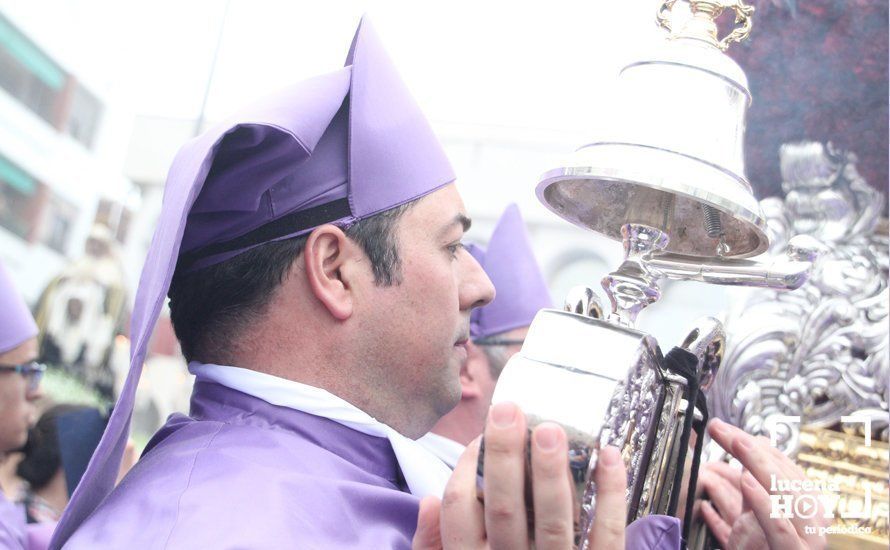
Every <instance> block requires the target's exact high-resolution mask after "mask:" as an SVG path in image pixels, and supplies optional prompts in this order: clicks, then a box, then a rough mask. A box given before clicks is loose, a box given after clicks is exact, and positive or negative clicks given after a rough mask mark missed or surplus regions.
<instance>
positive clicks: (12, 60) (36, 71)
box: [0, 15, 68, 126]
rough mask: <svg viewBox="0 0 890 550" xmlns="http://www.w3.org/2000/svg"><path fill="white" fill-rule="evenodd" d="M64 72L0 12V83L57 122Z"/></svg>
mask: <svg viewBox="0 0 890 550" xmlns="http://www.w3.org/2000/svg"><path fill="white" fill-rule="evenodd" d="M67 78H68V77H67V75H66V74H65V72H64V71H63V70H62V69H61V68H60V67H59V66H58V65H56V64H55V63H54V62H53V61H52V60H51V59H50V58H49V57H48V56H47V55H46V54H44V53H43V52H42V51H40V49H39V48H37V46H35V45H34V44H33V43H32V42H31V41H30V40H28V39H27V38H26V37H25V36H24V35H23V34H22V33H21V32H19V31H18V29H16V28H15V27H14V26H13V25H12V24H11V23H10V22H9V20H7V19H6V18H4V17H3V16H2V15H0V87H2V88H3V89H4V90H6V91H7V92H8V93H9V94H10V95H11V96H13V97H14V98H16V99H17V100H19V101H21V102H22V103H23V104H24V105H25V106H26V107H27V108H28V109H30V110H31V111H33V112H34V113H35V114H36V115H37V116H39V117H40V118H42V119H43V120H45V121H47V122H48V123H50V124H51V125H53V126H55V125H56V119H57V116H58V112H59V111H58V109H59V102H60V101H61V100H62V96H63V95H64V89H65V83H66V80H67Z"/></svg>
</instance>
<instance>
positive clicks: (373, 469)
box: [23, 382, 679, 550]
mask: <svg viewBox="0 0 890 550" xmlns="http://www.w3.org/2000/svg"><path fill="white" fill-rule="evenodd" d="M191 409H192V410H191V416H184V415H181V414H175V415H173V416H171V417H170V419H169V420H168V421H167V424H166V425H165V426H164V427H163V428H161V430H160V431H158V433H157V434H155V436H154V437H153V438H152V440H151V441H150V442H149V444H148V447H147V448H146V450H145V453H144V454H143V456H142V458H141V459H140V460H139V462H138V463H137V464H136V466H134V467H133V469H132V470H131V471H130V472H129V473H128V474H127V476H126V477H125V478H124V480H123V481H122V482H121V484H120V485H119V486H118V487H117V488H116V489H115V490H114V491H113V492H112V493H111V494H110V495H109V496H108V498H106V499H105V500H104V501H103V502H102V504H101V505H100V506H99V508H98V509H97V510H96V511H95V512H94V513H93V514H92V515H91V516H90V517H89V518H88V519H87V521H86V522H85V523H84V524H83V525H82V526H81V527H80V529H78V530H77V531H76V532H75V533H74V535H73V536H72V537H71V538H70V539H69V540H68V542H67V543H66V544H65V548H66V549H91V550H92V549H103V548H115V549H118V548H132V549H139V550H142V549H148V548H165V549H168V550H173V549H180V548H181V549H190V550H191V549H196V548H213V549H214V550H225V549H235V548H239V549H244V548H250V549H256V550H260V549H265V548H275V549H279V548H301V549H302V548H308V549H315V548H318V549H325V550H327V549H330V548H410V547H411V538H412V537H413V536H414V529H415V527H416V525H417V509H418V504H419V499H418V498H417V497H415V496H413V495H411V494H410V493H408V492H407V488H406V485H405V481H404V479H403V478H402V475H401V471H400V470H399V466H398V463H397V462H396V457H395V454H394V453H393V450H392V447H391V446H390V443H389V441H387V440H386V439H383V438H380V437H375V436H370V435H366V434H363V433H360V432H357V431H355V430H353V429H351V428H347V427H346V426H342V425H340V424H337V423H336V422H334V421H332V420H328V419H326V418H321V417H318V416H313V415H310V414H307V413H303V412H300V411H295V410H292V409H287V408H284V407H278V406H275V405H270V404H269V403H266V402H265V401H262V400H260V399H257V398H255V397H251V396H248V395H246V394H243V393H241V392H239V391H236V390H232V389H229V388H226V387H224V386H221V385H219V384H215V383H212V382H198V383H197V384H195V390H194V393H193V394H192V406H191ZM23 519H24V518H23ZM671 520H673V522H676V520H674V519H673V518H664V519H660V520H658V521H648V518H647V521H640V522H637V525H636V529H629V530H628V535H629V536H628V546H627V547H628V548H643V547H649V546H648V544H649V543H652V542H653V541H657V544H656V546H654V547H657V548H665V549H674V548H678V547H679V545H675V544H671V543H669V541H670V540H671V537H670V535H667V536H665V532H666V531H670V530H671V527H674V529H673V530H674V531H675V532H676V533H677V535H679V528H678V526H674V525H673V523H672V522H671ZM637 543H645V544H646V545H645V546H640V545H638V544H637Z"/></svg>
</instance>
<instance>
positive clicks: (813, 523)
mask: <svg viewBox="0 0 890 550" xmlns="http://www.w3.org/2000/svg"><path fill="white" fill-rule="evenodd" d="M708 431H709V433H710V434H711V437H713V438H714V441H716V442H717V443H718V444H719V445H720V446H721V447H723V449H725V450H726V451H727V452H729V453H730V454H732V455H733V456H734V457H735V458H736V459H738V460H739V462H741V463H742V466H744V468H745V470H747V471H746V472H744V473H743V472H742V471H739V470H737V469H735V468H733V467H731V466H729V465H728V464H723V463H716V464H707V465H705V466H703V467H702V470H701V473H700V474H699V476H700V477H699V483H700V484H701V485H700V486H701V487H702V488H703V489H704V490H705V492H707V493H708V496H710V498H711V500H712V502H713V505H712V504H711V503H709V502H702V503H701V514H702V517H703V518H704V520H705V523H706V524H707V525H708V527H709V528H710V529H711V532H712V533H713V534H714V536H715V537H716V538H717V541H718V542H719V543H720V545H721V546H722V547H723V548H732V549H733V550H735V549H736V548H742V549H744V548H764V547H766V546H769V548H776V549H780V550H797V549H804V548H824V547H825V537H824V536H823V535H820V534H819V527H821V526H823V525H824V523H823V522H824V520H823V519H822V513H821V510H816V511H815V513H814V514H815V515H814V516H813V517H812V518H810V519H805V518H801V517H793V518H791V519H790V520H788V519H785V518H772V517H770V512H771V511H772V504H771V502H770V498H769V491H768V488H769V487H770V484H771V483H770V482H771V479H770V475H774V476H775V478H776V480H777V481H779V480H804V479H806V475H805V474H804V472H803V470H801V469H800V467H798V466H797V465H796V464H794V462H792V461H791V459H789V458H788V457H787V456H785V455H784V454H782V453H781V451H779V450H778V449H776V448H774V447H772V446H771V445H770V444H769V441H768V440H767V439H766V438H763V437H753V436H751V435H749V434H747V433H745V432H743V431H742V430H740V429H738V428H736V427H735V426H732V425H730V424H727V423H725V422H721V421H720V420H717V419H714V420H712V421H711V423H710V424H709V426H708ZM715 506H716V508H715ZM807 526H810V527H811V528H814V529H815V532H814V533H807V530H806V527H807Z"/></svg>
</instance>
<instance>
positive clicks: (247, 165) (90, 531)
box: [52, 20, 487, 549]
mask: <svg viewBox="0 0 890 550" xmlns="http://www.w3.org/2000/svg"><path fill="white" fill-rule="evenodd" d="M453 180H454V174H453V171H452V169H451V166H450V164H449V162H448V159H447V157H446V156H445V154H444V152H443V150H442V148H441V145H440V144H439V142H438V140H437V138H436V137H435V135H434V134H433V132H432V130H431V129H430V127H429V124H428V122H427V121H426V119H425V118H424V116H423V114H422V113H421V112H420V110H419V108H418V107H417V105H416V104H415V103H414V101H413V99H412V98H411V96H410V94H409V92H408V91H407V89H406V87H405V86H404V84H403V83H402V82H401V79H400V77H399V75H398V73H397V72H396V71H395V69H394V67H393V66H392V64H391V62H390V61H389V59H388V57H387V55H386V53H385V51H384V50H383V48H382V46H381V44H380V43H379V40H378V38H377V36H376V34H375V33H374V31H373V29H372V28H371V26H370V24H369V23H368V21H367V20H363V22H362V23H361V24H360V26H359V30H358V31H357V32H356V35H355V38H354V39H353V43H352V47H351V48H350V51H349V55H348V57H347V61H346V65H345V67H344V68H343V69H341V70H338V71H335V72H333V73H329V74H326V75H322V76H319V77H315V78H312V79H310V80H307V81H304V82H301V83H299V84H297V85H295V86H293V87H292V88H290V89H287V90H285V91H283V92H282V93H280V94H278V95H276V96H274V97H271V98H268V99H266V100H265V101H261V102H259V103H257V104H256V105H254V106H253V107H251V108H248V109H247V110H245V111H244V112H242V113H240V114H238V115H237V116H235V117H233V118H232V119H230V120H227V121H225V122H223V123H222V124H220V125H218V126H217V127H215V128H213V129H211V130H210V131H208V132H207V133H205V134H203V135H201V136H199V137H197V138H195V139H194V140H193V141H191V142H190V143H188V144H186V145H185V146H184V147H183V148H182V149H181V150H180V152H179V153H178V155H177V157H176V159H175V160H174V162H173V166H172V167H171V169H170V172H169V175H168V178H167V184H166V189H165V196H164V205H163V212H162V215H161V220H160V222H159V224H158V228H157V231H156V233H155V236H154V239H153V241H152V245H151V248H150V250H149V254H148V257H147V260H146V264H145V267H144V270H143V274H142V278H141V281H140V285H139V289H138V293H137V297H136V306H135V309H134V313H133V322H132V342H133V349H132V352H131V357H132V361H131V369H130V374H129V376H128V378H127V381H126V383H125V385H124V388H123V391H122V394H121V397H120V399H119V401H118V403H117V405H116V406H115V408H114V411H113V413H112V416H111V418H110V420H109V423H108V427H107V429H106V431H105V434H104V436H103V439H102V441H101V443H100V444H99V447H98V449H97V451H96V454H95V455H94V456H93V458H92V460H91V462H90V465H89V467H88V469H87V472H86V473H85V475H84V477H83V479H82V481H81V483H80V484H79V485H78V487H77V490H76V491H75V493H74V495H73V497H72V500H71V503H70V505H69V507H68V509H67V510H66V512H65V514H64V515H63V517H62V519H61V521H60V524H59V528H58V529H57V531H56V535H55V537H54V540H53V543H52V547H53V548H60V547H62V546H63V545H64V546H65V548H90V549H93V548H124V547H129V548H280V547H282V545H284V546H287V545H288V544H296V545H298V546H299V547H301V548H332V547H356V548H390V547H392V548H396V547H408V546H410V542H411V537H412V535H413V531H414V528H415V525H416V519H417V506H418V501H419V496H423V493H424V492H433V491H437V490H438V491H441V489H442V487H443V486H444V482H445V481H446V480H447V469H446V468H444V465H442V464H441V463H439V462H438V461H436V460H435V458H434V457H432V456H431V455H430V457H429V459H430V461H429V462H428V465H429V468H430V469H432V470H433V471H434V474H436V472H435V469H436V468H442V469H444V470H446V473H445V474H444V477H443V475H442V473H441V472H438V473H437V474H436V475H438V479H439V483H438V486H435V487H427V486H425V485H424V484H423V483H422V482H420V481H417V482H414V481H413V479H415V478H416V479H420V478H422V477H423V476H413V475H409V474H410V468H407V467H406V465H405V464H404V463H400V462H399V461H400V460H402V461H403V462H405V463H407V462H411V461H412V460H413V462H414V463H418V462H420V463H422V462H424V461H425V460H427V457H424V456H422V450H421V452H418V450H417V449H414V448H411V443H413V442H411V441H408V440H407V439H406V438H404V437H402V436H400V434H398V433H394V432H393V430H391V429H389V428H387V427H386V426H384V425H382V424H381V423H378V422H375V421H374V420H373V419H370V418H369V417H367V415H363V413H362V412H361V411H359V410H357V409H355V408H354V407H351V405H349V404H347V403H343V402H340V401H338V400H337V399H336V398H335V397H333V396H331V395H329V394H326V393H325V394H324V395H322V396H321V397H319V396H318V395H317V394H313V391H314V388H307V387H305V386H302V385H300V387H299V388H297V389H296V390H294V391H279V390H281V389H282V388H275V387H273V386H276V385H277V384H280V383H283V381H280V380H279V381H275V382H272V383H271V384H267V382H269V380H268V379H269V378H271V377H266V378H261V377H258V376H254V377H251V373H249V372H247V371H246V369H236V368H233V367H224V366H222V367H221V366H218V365H203V364H199V363H192V364H190V368H192V369H193V372H195V373H196V374H197V375H198V377H197V382H196V384H195V388H194V391H193V395H192V400H191V410H190V414H189V416H185V415H180V414H177V415H173V416H172V417H171V418H170V419H169V420H168V422H167V424H166V425H165V426H164V427H162V428H161V430H160V431H159V432H158V433H157V434H156V435H155V436H154V437H153V438H152V440H151V441H150V442H149V444H148V446H147V447H146V449H145V451H144V454H143V456H142V458H141V459H140V460H139V462H138V463H137V464H136V465H135V467H134V468H133V469H132V470H131V471H130V472H129V474H128V475H127V476H126V477H125V478H124V479H123V480H122V482H121V483H120V485H119V486H118V487H117V488H116V489H114V490H112V488H113V484H114V477H115V472H117V469H118V466H119V462H120V457H121V453H122V450H123V447H124V444H125V442H126V436H127V430H128V421H129V416H130V413H131V411H132V408H133V400H134V392H135V388H136V383H137V382H138V379H139V375H140V372H141V366H142V362H143V360H144V357H145V352H146V349H145V348H146V343H147V341H148V338H149V337H150V335H151V332H152V330H153V328H154V325H155V323H156V320H157V318H158V314H159V311H160V308H161V306H162V304H163V301H164V296H165V294H167V292H168V289H169V288H170V283H171V279H172V278H173V275H174V269H175V270H176V272H177V273H188V272H190V271H194V270H200V269H202V268H205V267H207V266H212V265H214V264H218V263H220V262H225V261H227V260H229V259H231V258H233V257H235V256H237V255H239V254H243V253H245V251H248V250H251V249H252V248H254V247H256V246H258V245H261V244H263V243H267V242H271V241H279V240H283V239H288V238H291V237H296V236H299V235H302V234H305V233H308V232H309V231H311V230H312V229H313V228H315V227H317V226H319V225H321V224H325V223H333V224H336V225H339V226H344V227H348V226H349V225H350V224H352V223H355V222H356V221H358V220H361V219H364V218H368V217H370V216H373V215H375V214H377V213H379V212H383V211H386V210H390V209H393V208H395V207H397V206H399V205H401V204H405V203H408V202H411V201H414V200H416V199H418V198H420V197H423V196H425V195H427V194H429V193H431V192H434V191H436V190H438V189H440V188H442V187H443V186H445V185H448V184H450V183H451V182H452V181H453ZM173 299H174V300H175V298H173ZM486 301H487V300H486ZM172 307H173V306H171V309H172ZM187 355H188V354H187ZM233 372H234V373H235V374H236V376H234V377H233V378H226V376H227V375H228V374H232V373H233ZM252 374H257V373H252ZM239 375H240V377H239ZM221 381H223V383H221ZM224 384H225V385H224ZM227 386H228V387H227ZM233 386H234V387H236V388H237V389H232V387H233ZM284 389H285V390H288V389H290V390H292V389H293V388H284ZM300 391H305V392H306V393H305V394H304V395H302V400H301V401H299V403H297V405H295V406H297V407H300V408H301V409H303V410H294V408H292V401H289V399H292V398H293V395H294V394H297V393H299V392H300ZM276 392H277V393H276ZM316 393H317V392H316ZM251 394H252V395H251ZM276 395H279V396H280V395H283V396H284V397H283V398H282V399H283V401H279V400H277V398H276V397H275V396H276ZM258 396H259V397H258ZM316 398H317V399H316ZM313 399H315V401H313ZM318 399H320V400H321V401H318ZM338 406H339V407H341V408H340V412H339V413H337V412H331V409H336V408H337V407H338ZM305 410H309V411H312V412H317V414H307V413H306V412H304V411H305ZM324 416H328V417H334V418H335V419H336V420H331V419H330V418H325V417H324ZM406 457H408V458H406ZM423 467H424V465H421V468H423ZM436 475H434V476H433V477H436ZM411 491H414V492H416V493H419V494H412V492H411Z"/></svg>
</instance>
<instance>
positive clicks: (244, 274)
mask: <svg viewBox="0 0 890 550" xmlns="http://www.w3.org/2000/svg"><path fill="white" fill-rule="evenodd" d="M412 204H414V203H413V202H410V203H407V204H404V205H401V206H397V207H395V208H392V209H390V210H387V211H385V212H381V213H379V214H376V215H374V216H371V217H369V218H366V219H363V220H359V221H357V222H355V223H354V224H352V225H350V226H348V227H345V228H344V232H345V233H346V236H347V237H349V238H350V239H352V240H353V241H355V242H356V243H358V244H359V246H361V247H362V249H363V250H364V251H365V254H367V255H368V258H369V259H370V261H371V267H372V269H373V271H374V282H375V283H376V284H377V285H380V286H391V285H393V284H398V283H400V282H401V259H400V257H399V243H398V240H397V238H396V231H395V230H396V226H397V222H398V220H399V218H401V216H402V214H403V213H404V212H405V211H406V210H408V208H410V207H411V205H412ZM307 237H308V235H301V236H299V237H295V238H292V239H285V240H282V241H274V242H269V243H264V244H262V245H260V246H257V247H256V248H253V249H251V250H248V251H247V252H244V253H242V254H239V255H237V256H235V257H234V258H231V259H229V260H226V261H224V262H220V263H218V264H215V265H211V266H208V267H205V268H202V269H198V270H195V271H191V272H185V273H180V272H179V270H178V269H177V271H176V272H175V273H174V274H173V281H172V282H171V284H170V292H169V297H170V320H171V321H172V322H173V330H174V331H175V332H176V337H177V338H178V339H179V343H180V345H181V346H182V354H183V355H184V356H185V358H186V360H188V361H191V360H192V359H206V357H207V351H208V350H214V355H215V356H218V355H219V354H220V353H223V354H224V353H225V351H226V350H227V349H228V343H229V342H232V341H233V340H234V339H236V338H237V336H238V334H239V333H240V332H241V331H242V330H243V329H244V327H246V326H249V325H250V324H251V323H253V322H255V321H257V320H259V319H260V317H261V316H262V315H263V314H264V313H265V310H266V308H267V306H268V305H269V302H270V300H271V298H272V296H273V294H274V292H275V290H276V289H277V288H278V287H279V286H280V285H281V283H282V282H283V281H284V279H285V277H286V276H287V273H288V270H289V269H290V267H291V265H292V264H293V262H294V260H296V259H297V258H298V257H299V256H300V254H302V252H303V248H304V247H305V245H306V239H307Z"/></svg>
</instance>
